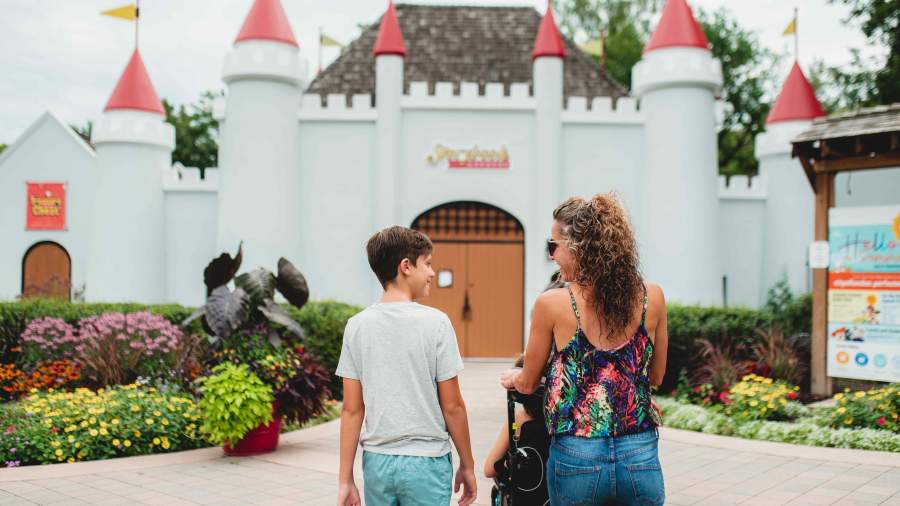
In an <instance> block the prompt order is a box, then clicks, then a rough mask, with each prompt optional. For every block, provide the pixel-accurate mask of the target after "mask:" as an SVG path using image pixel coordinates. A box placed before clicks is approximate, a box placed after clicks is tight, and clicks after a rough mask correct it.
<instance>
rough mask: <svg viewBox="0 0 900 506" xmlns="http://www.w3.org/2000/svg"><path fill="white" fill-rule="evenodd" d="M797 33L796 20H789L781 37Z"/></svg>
mask: <svg viewBox="0 0 900 506" xmlns="http://www.w3.org/2000/svg"><path fill="white" fill-rule="evenodd" d="M795 33H797V18H794V19H792V20H791V22H790V24H788V25H787V28H785V29H784V33H782V34H781V35H793V34H795Z"/></svg>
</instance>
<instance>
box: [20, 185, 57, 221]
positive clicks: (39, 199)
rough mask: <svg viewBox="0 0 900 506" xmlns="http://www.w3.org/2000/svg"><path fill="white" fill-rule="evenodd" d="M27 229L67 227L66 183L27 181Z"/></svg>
mask: <svg viewBox="0 0 900 506" xmlns="http://www.w3.org/2000/svg"><path fill="white" fill-rule="evenodd" d="M27 184H28V190H27V191H26V195H25V230H65V229H66V185H65V183H27Z"/></svg>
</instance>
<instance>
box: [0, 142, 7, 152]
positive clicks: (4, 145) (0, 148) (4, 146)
mask: <svg viewBox="0 0 900 506" xmlns="http://www.w3.org/2000/svg"><path fill="white" fill-rule="evenodd" d="M6 147H7V146H6V144H3V143H0V153H3V152H4V151H6Z"/></svg>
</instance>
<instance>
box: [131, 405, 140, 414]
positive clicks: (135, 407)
mask: <svg viewBox="0 0 900 506" xmlns="http://www.w3.org/2000/svg"><path fill="white" fill-rule="evenodd" d="M131 410H132V411H134V412H135V413H137V412H138V411H140V410H141V407H140V406H138V405H137V404H135V405H134V406H131Z"/></svg>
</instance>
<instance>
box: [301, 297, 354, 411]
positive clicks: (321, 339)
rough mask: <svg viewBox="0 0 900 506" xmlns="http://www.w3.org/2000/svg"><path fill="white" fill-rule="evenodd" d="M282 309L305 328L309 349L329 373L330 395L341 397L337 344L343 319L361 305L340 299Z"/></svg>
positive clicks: (339, 352) (312, 302)
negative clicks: (339, 300)
mask: <svg viewBox="0 0 900 506" xmlns="http://www.w3.org/2000/svg"><path fill="white" fill-rule="evenodd" d="M286 309H287V310H288V312H289V313H291V317H292V318H294V319H295V320H297V321H298V322H300V325H301V326H302V327H303V329H304V330H305V331H306V341H307V343H308V344H309V351H311V352H312V353H313V354H314V355H315V356H316V358H318V359H319V363H320V364H321V365H322V367H324V368H325V369H326V370H327V371H328V372H329V374H331V376H332V377H331V385H330V389H331V395H332V396H333V397H334V398H335V399H337V400H341V399H343V398H344V388H343V384H342V383H341V378H340V377H338V376H335V375H334V371H335V370H336V369H337V363H338V359H339V358H340V356H341V344H342V343H343V338H344V327H345V326H346V325H347V320H349V319H350V317H351V316H353V315H355V314H356V313H358V312H360V311H362V308H361V307H359V306H354V305H351V304H345V303H343V302H336V301H333V300H324V301H311V302H308V303H307V304H306V305H305V306H303V309H300V310H299V311H298V310H297V309H296V308H294V307H286Z"/></svg>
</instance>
